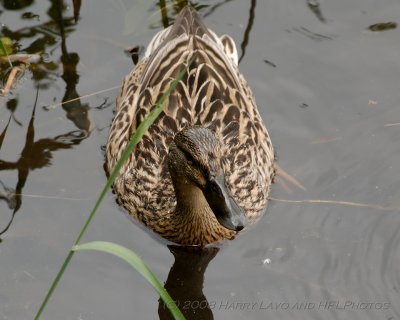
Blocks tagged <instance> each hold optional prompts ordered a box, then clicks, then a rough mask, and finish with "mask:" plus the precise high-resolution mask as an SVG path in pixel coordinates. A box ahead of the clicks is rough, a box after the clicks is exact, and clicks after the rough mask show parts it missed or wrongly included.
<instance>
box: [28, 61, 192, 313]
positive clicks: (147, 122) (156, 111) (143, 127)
mask: <svg viewBox="0 0 400 320" xmlns="http://www.w3.org/2000/svg"><path fill="white" fill-rule="evenodd" d="M191 63H192V60H189V61H188V63H187V66H186V67H185V68H183V69H182V70H181V71H180V73H179V74H178V76H177V77H176V78H175V79H174V80H173V81H172V82H171V85H170V86H169V88H168V89H167V90H166V91H165V92H164V93H163V94H162V96H161V97H160V99H159V100H158V102H157V103H156V105H155V106H154V108H153V110H152V111H151V112H150V113H149V115H148V116H147V117H146V119H144V120H143V122H142V123H141V124H140V125H139V127H138V128H137V130H136V132H135V134H134V135H133V136H132V138H131V140H130V141H129V144H128V146H127V147H126V149H125V151H124V152H123V154H122V156H121V159H120V160H119V161H118V163H117V164H116V165H115V168H114V170H113V171H112V172H111V174H110V177H109V178H108V180H107V182H106V184H105V186H104V188H103V190H102V191H101V194H100V196H99V198H98V199H97V201H96V204H95V206H94V208H93V210H92V212H91V213H90V215H89V217H88V219H87V221H86V223H85V224H84V226H83V228H82V230H81V232H80V233H79V235H78V237H77V238H76V240H75V243H74V246H73V248H74V247H75V248H76V246H77V245H79V243H80V241H81V239H82V237H83V235H84V234H85V232H86V230H87V228H88V226H89V225H90V223H91V221H92V219H93V217H94V214H95V213H96V211H97V209H98V208H99V206H100V204H101V202H102V201H103V199H104V196H105V195H106V194H107V192H108V191H109V189H110V187H111V185H112V183H113V182H114V180H115V178H116V177H117V176H118V173H119V171H120V169H121V167H122V165H123V164H124V163H125V161H126V160H127V159H128V158H129V156H130V154H131V152H132V150H133V149H134V148H135V146H136V144H137V143H138V142H139V141H140V139H141V138H142V136H143V134H144V133H146V131H147V130H148V128H149V127H150V126H151V124H152V123H153V122H154V121H155V120H156V119H157V117H158V116H159V115H160V114H161V112H162V111H163V110H164V107H165V105H166V99H167V97H168V96H169V94H170V93H171V92H172V91H173V90H174V89H175V87H176V86H177V85H178V83H179V81H181V80H182V78H183V77H184V75H185V74H186V72H187V70H188V68H189V66H190V64H191ZM73 248H71V250H70V251H69V253H68V255H67V257H66V258H65V261H64V263H63V264H62V266H61V268H60V270H59V272H58V274H57V276H56V277H55V278H54V280H53V283H52V285H51V287H50V289H49V291H48V292H47V295H46V297H45V298H44V300H43V302H42V304H41V306H40V308H39V310H38V312H37V314H36V316H35V320H39V319H40V316H41V314H42V312H43V310H44V309H45V307H46V305H47V303H48V301H49V300H50V298H51V296H52V295H53V292H54V290H55V288H56V287H57V285H58V282H59V281H60V279H61V277H62V275H63V274H64V272H65V269H66V268H67V266H68V264H69V263H70V261H71V259H72V257H73V255H74V252H75V251H74V250H73ZM171 301H172V299H171ZM170 304H171V303H170V301H168V303H167V306H169V305H170ZM175 307H176V306H175ZM176 309H177V308H176ZM178 312H179V313H180V311H179V309H178ZM181 319H183V315H182V318H181Z"/></svg>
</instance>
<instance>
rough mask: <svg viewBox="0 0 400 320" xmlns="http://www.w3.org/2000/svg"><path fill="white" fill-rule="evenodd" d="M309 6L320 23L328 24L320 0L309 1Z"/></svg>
mask: <svg viewBox="0 0 400 320" xmlns="http://www.w3.org/2000/svg"><path fill="white" fill-rule="evenodd" d="M307 6H308V8H309V9H310V10H311V12H312V13H314V14H315V16H316V17H317V18H318V20H319V21H321V22H323V23H326V19H325V17H324V16H323V15H322V11H321V6H320V4H319V2H318V0H307Z"/></svg>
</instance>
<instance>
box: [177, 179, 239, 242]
mask: <svg viewBox="0 0 400 320" xmlns="http://www.w3.org/2000/svg"><path fill="white" fill-rule="evenodd" d="M174 189H175V194H176V200H177V204H176V208H175V213H174V215H173V216H174V218H173V219H174V220H175V221H174V224H175V228H176V234H175V235H174V239H172V238H171V239H170V240H172V241H174V242H179V243H182V244H188V245H205V244H209V243H212V242H216V241H219V240H223V239H231V238H232V237H233V236H234V234H235V232H234V231H231V230H228V229H226V228H224V227H223V226H222V225H221V224H220V223H219V222H218V220H217V218H216V217H215V214H214V213H213V212H212V210H211V208H210V206H209V205H208V202H207V200H206V198H205V197H204V194H203V192H202V191H201V189H200V188H198V187H197V186H196V185H194V184H192V183H190V182H186V181H182V180H180V181H175V182H174Z"/></svg>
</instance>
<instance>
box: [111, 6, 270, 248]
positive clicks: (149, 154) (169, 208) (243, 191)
mask: <svg viewBox="0 0 400 320" xmlns="http://www.w3.org/2000/svg"><path fill="white" fill-rule="evenodd" d="M189 59H193V62H192V64H191V65H190V70H189V71H188V73H187V74H186V76H185V77H184V78H183V79H182V80H181V81H180V83H179V84H178V86H177V87H176V88H175V90H174V91H173V92H172V93H171V94H170V96H169V98H168V103H167V106H166V108H165V109H164V112H163V113H162V114H161V115H160V116H159V117H158V119H157V120H156V121H155V122H154V123H153V124H152V126H151V127H150V128H149V130H148V132H147V133H146V134H145V135H144V136H143V139H142V140H141V141H140V142H139V144H138V145H137V147H136V149H135V151H134V152H133V153H132V154H131V156H130V158H129V160H128V161H127V162H126V164H125V165H124V166H123V168H122V170H121V171H120V174H119V176H118V177H117V179H116V180H115V182H114V184H113V188H114V190H115V192H116V194H117V197H118V200H119V202H120V203H121V204H122V205H123V206H124V207H125V208H126V209H127V210H128V211H129V213H130V214H131V215H132V216H134V217H135V218H137V219H138V220H140V221H142V222H143V223H144V224H145V225H146V226H148V227H149V228H151V229H153V230H154V231H155V232H156V233H158V234H160V235H161V236H163V237H164V238H166V239H168V240H170V241H173V242H176V243H181V244H186V245H205V244H208V243H212V242H215V241H219V240H222V239H231V238H233V237H234V235H235V234H236V231H233V230H229V229H227V228H225V227H223V226H222V225H221V224H220V223H219V222H218V220H217V218H216V217H215V214H214V213H213V211H212V210H211V208H210V206H209V205H208V202H207V199H206V198H205V194H204V192H203V191H204V190H202V188H203V187H204V186H205V184H206V183H207V175H208V174H209V173H210V172H211V173H212V175H213V174H214V173H218V174H222V175H223V176H224V177H225V181H226V183H225V185H226V188H227V189H228V191H229V192H230V194H231V196H232V198H234V200H235V202H236V203H237V204H238V205H239V206H240V207H241V209H242V210H243V211H244V212H245V215H246V216H247V219H248V221H250V222H252V221H255V220H257V218H258V217H260V216H261V215H262V213H263V211H264V208H265V205H266V202H267V196H268V192H269V186H270V184H271V182H272V179H273V175H274V168H273V161H274V152H273V148H272V144H271V141H270V138H269V136H268V133H267V130H266V128H265V126H264V124H263V122H262V120H261V117H260V115H259V113H258V110H257V107H256V104H255V101H254V98H253V95H252V93H251V90H250V88H249V87H248V85H247V83H246V81H245V79H244V78H243V76H242V75H241V74H240V73H239V71H238V68H237V53H236V47H235V43H234V42H233V40H232V39H231V38H230V37H229V36H226V35H225V36H222V37H220V38H218V37H217V36H216V35H215V33H214V32H212V31H211V30H209V29H207V28H206V27H205V25H204V24H203V22H202V21H201V19H200V18H199V16H198V14H197V13H196V12H195V11H194V9H192V8H190V7H187V8H185V9H184V10H183V11H182V12H181V14H180V15H179V17H178V18H177V19H176V22H175V24H174V25H173V26H171V27H169V28H167V29H165V30H163V31H160V32H159V33H158V34H157V35H156V36H155V37H154V38H153V40H152V41H151V43H150V44H149V46H148V49H147V51H146V54H145V57H144V58H143V59H142V61H141V62H139V64H138V65H137V66H136V68H135V69H134V70H133V71H132V72H131V73H130V74H129V75H128V76H127V77H126V78H125V80H124V82H123V84H122V87H121V90H120V93H119V96H118V98H117V102H116V115H115V118H114V121H113V123H112V126H111V130H110V136H109V140H108V144H107V150H106V169H107V170H108V171H109V172H110V171H111V170H112V169H113V168H114V166H115V164H116V163H117V161H118V160H119V159H120V156H121V154H122V152H123V151H124V149H125V147H126V145H127V143H128V141H129V139H130V137H131V135H132V134H133V133H134V132H135V130H136V128H137V127H138V125H139V124H140V122H141V121H143V119H144V118H145V117H146V116H147V114H148V113H149V111H150V110H151V109H152V107H153V106H154V104H155V103H156V102H157V101H158V99H159V98H160V96H161V94H162V93H163V92H164V91H165V89H167V88H168V87H169V85H170V83H171V81H172V80H173V79H174V78H175V77H176V76H177V74H178V73H179V71H180V70H181V69H182V67H183V66H184V65H187V62H188V61H189ZM178 132H179V134H177V133H178ZM174 148H175V149H174ZM186 149H187V150H186ZM179 157H181V158H182V159H183V160H182V159H180V158H179ZM188 158H190V159H191V158H193V161H191V160H187V159H188ZM182 161H183V162H185V164H182ZM193 162H194V163H195V164H193ZM191 166H193V167H194V169H193V168H192V167H191ZM192 169H193V170H192ZM189 171H190V172H189ZM188 177H189V178H188ZM190 177H193V178H190ZM191 179H194V180H191ZM177 202H178V203H177Z"/></svg>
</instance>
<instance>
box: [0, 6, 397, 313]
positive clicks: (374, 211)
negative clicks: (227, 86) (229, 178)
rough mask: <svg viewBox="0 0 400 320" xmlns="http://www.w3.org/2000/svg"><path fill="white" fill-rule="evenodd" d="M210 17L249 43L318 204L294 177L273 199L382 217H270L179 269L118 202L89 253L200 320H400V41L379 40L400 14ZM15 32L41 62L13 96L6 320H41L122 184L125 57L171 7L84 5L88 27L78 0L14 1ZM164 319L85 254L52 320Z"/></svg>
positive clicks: (293, 168) (292, 156)
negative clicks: (154, 281)
mask: <svg viewBox="0 0 400 320" xmlns="http://www.w3.org/2000/svg"><path fill="white" fill-rule="evenodd" d="M168 3H170V2H167V4H168ZM201 5H202V7H201V10H200V12H201V14H202V15H203V16H205V21H206V23H207V25H208V26H209V27H210V28H212V29H213V30H214V31H216V32H217V33H218V34H224V33H229V34H230V35H231V36H232V37H233V38H234V39H235V41H236V43H237V45H238V48H240V55H241V56H242V58H241V63H240V68H241V70H242V72H243V74H244V75H245V77H246V78H247V80H248V82H249V84H250V85H251V87H252V88H253V91H254V94H255V97H256V100H257V102H258V105H259V109H260V112H261V114H262V116H263V118H264V120H265V122H266V124H267V127H268V129H269V132H270V134H271V137H272V139H273V143H274V146H275V149H276V151H277V155H278V160H279V164H280V166H281V167H283V168H284V169H285V170H286V171H287V172H288V173H289V174H291V175H292V176H293V177H295V178H296V179H297V180H298V181H300V183H301V184H302V185H303V186H304V187H305V189H306V190H305V191H303V190H300V189H299V188H296V187H294V186H292V185H290V184H289V185H288V186H285V185H283V184H282V183H279V180H280V179H278V183H276V184H275V185H274V186H273V188H272V194H271V197H273V198H278V199H291V200H327V201H347V202H354V203H363V204H370V205H371V206H364V207H361V206H354V205H353V206H351V205H349V204H341V205H340V204H332V203H285V202H280V201H276V200H274V201H270V204H269V207H268V210H267V214H266V215H265V217H264V218H263V219H262V220H261V221H260V222H259V223H258V224H257V225H256V226H255V227H254V228H252V229H251V230H249V231H247V232H245V233H244V234H242V235H240V236H239V237H238V238H237V239H236V240H234V241H232V242H229V243H226V244H225V245H223V246H222V248H220V250H219V251H218V252H215V251H210V252H205V253H203V254H195V253H193V252H179V251H177V250H172V251H173V252H174V255H175V257H176V261H175V263H174V256H173V255H172V254H171V252H170V250H169V249H168V248H167V247H166V246H165V244H163V243H161V242H159V241H158V240H156V239H155V238H154V237H152V236H151V235H149V233H148V232H146V230H144V229H143V228H141V227H140V226H138V225H136V224H133V223H131V222H130V221H129V220H128V219H127V218H126V216H125V215H124V213H123V211H122V210H120V209H119V208H118V206H117V204H116V203H115V198H114V196H113V194H112V193H111V191H110V192H109V194H108V195H107V198H106V200H105V202H104V203H103V204H102V206H101V208H100V210H99V212H98V214H97V216H96V217H95V219H94V221H93V224H92V225H91V226H90V228H89V230H88V233H87V235H86V236H85V239H84V241H85V242H86V241H92V240H104V241H113V242H117V243H119V244H122V245H124V246H126V247H128V248H131V249H132V250H134V251H135V252H136V253H138V254H139V255H140V256H141V257H142V258H143V259H144V260H145V261H146V262H147V263H148V265H149V266H150V267H151V268H152V270H153V271H154V272H155V273H156V274H157V276H158V277H159V278H160V279H161V280H162V281H167V279H168V282H167V284H166V287H167V289H168V290H170V291H171V292H173V294H174V296H175V298H176V299H179V301H180V305H181V307H182V308H185V307H186V308H189V307H192V310H191V311H190V312H191V313H194V314H195V315H196V316H197V318H198V319H211V318H212V317H214V318H215V319H398V318H400V307H399V306H398V301H399V299H400V267H399V266H400V231H399V228H400V143H399V138H400V125H399V124H398V123H400V107H399V101H400V90H399V83H400V58H399V52H400V33H399V29H398V28H397V26H396V25H395V24H381V25H378V26H377V27H376V26H374V25H376V24H378V23H389V22H395V23H399V21H398V19H399V16H400V3H399V2H398V1H397V0H368V1H366V0H347V1H326V0H325V1H322V0H321V1H320V3H319V4H318V3H317V2H314V1H310V2H309V3H307V2H306V1H305V0H304V1H295V0H279V1H278V0H275V1H273V0H267V1H261V0H259V1H255V0H253V1H243V0H235V1H203V2H201ZM175 15H176V10H174V8H169V11H168V16H169V18H170V19H171V18H173V17H175ZM0 24H1V27H2V30H1V33H2V36H7V37H9V38H11V39H13V40H14V41H15V44H16V46H17V47H18V48H19V50H20V51H21V52H25V53H29V54H36V53H40V54H41V55H42V59H41V60H40V61H39V62H38V63H34V64H32V65H31V66H30V68H29V70H27V71H26V72H25V73H24V76H23V77H22V78H20V79H19V81H18V83H17V85H16V87H15V88H14V89H13V90H12V93H11V94H10V95H9V96H8V97H7V98H0V142H1V144H0V182H1V183H0V229H4V228H5V227H6V226H7V225H8V224H9V223H10V221H11V219H12V217H14V219H13V220H12V222H11V224H10V225H9V229H8V230H7V231H6V232H5V233H4V234H3V235H2V236H1V238H2V242H1V243H0V319H1V320H6V319H32V318H33V317H34V314H35V313H36V311H37V309H38V307H39V305H40V303H41V301H42V299H43V297H44V296H45V293H46V292H47V290H48V288H49V286H50V284H51V281H52V280H53V278H54V276H55V274H56V273H57V271H58V269H59V267H60V265H61V263H62V262H63V260H64V258H65V256H66V254H67V252H68V250H69V248H70V247H71V245H72V244H73V241H74V239H75V238H76V236H77V234H78V232H79V230H80V228H81V226H82V224H83V222H84V221H85V220H86V217H87V216H88V214H89V212H90V210H91V208H92V206H93V204H94V202H95V200H96V198H97V196H98V194H99V192H100V190H101V188H102V186H103V185H104V183H105V174H104V171H103V162H104V155H103V151H102V147H103V146H104V145H105V143H106V139H107V134H108V129H109V125H110V123H111V120H112V117H113V114H112V110H113V106H114V105H113V104H114V99H115V96H116V89H114V90H109V91H105V92H100V91H102V90H105V89H109V88H113V87H116V86H119V84H120V83H121V81H122V78H123V77H124V76H125V75H126V74H127V73H128V72H129V71H130V69H131V68H132V66H133V63H132V61H131V60H130V58H129V57H127V56H126V55H125V54H124V53H123V49H124V48H126V47H129V46H132V45H139V46H142V45H143V46H144V45H146V44H147V43H148V42H149V41H150V39H151V37H152V36H153V35H154V34H155V33H156V32H157V31H158V30H160V29H161V28H162V26H163V22H162V19H161V14H160V12H159V10H158V7H157V3H156V2H154V1H153V2H149V1H144V0H143V1H126V0H120V1H115V2H113V1H96V2H94V1H83V3H82V7H81V11H80V16H79V19H78V20H77V22H75V19H74V15H73V7H72V1H71V2H70V1H65V4H64V6H62V7H59V4H58V2H57V1H44V0H42V1H33V0H31V1H21V0H19V1H5V0H3V1H1V2H0ZM385 25H386V26H388V27H387V28H385ZM371 26H373V27H371ZM2 68H3V70H2V74H3V73H4V69H5V68H7V66H6V65H2ZM2 80H3V79H2ZM94 92H99V93H96V94H94V95H92V96H90V97H88V98H83V96H85V95H87V94H92V93H94ZM79 97H81V99H78V100H75V101H74V102H71V103H68V104H64V105H63V106H59V105H58V106H55V107H51V108H48V106H52V105H54V104H59V103H61V102H63V101H67V100H69V99H73V98H79ZM46 107H47V108H46ZM387 208H389V209H390V208H392V210H386V209H387ZM203 275H204V279H203ZM203 280H204V282H203ZM180 281H181V282H180ZM182 283H183V284H184V285H183V286H181V287H180V286H179V285H178V286H176V285H174V284H182ZM205 299H206V300H205ZM193 301H202V303H198V304H197V303H193ZM204 301H207V303H205V302H204ZM189 309H190V308H189ZM159 314H160V315H161V316H162V317H165V313H164V312H163V307H162V306H159V303H158V297H157V295H156V293H155V292H154V291H153V290H152V288H151V287H150V286H149V285H148V284H147V283H146V282H145V281H144V280H143V279H142V278H141V277H140V276H139V275H138V274H137V273H135V271H133V270H131V269H130V267H129V266H127V265H126V264H125V263H123V262H121V261H119V260H117V259H115V258H113V257H111V256H108V255H105V254H101V253H88V252H85V253H78V254H76V255H75V257H74V259H73V261H72V264H71V265H70V267H69V268H68V269H67V271H66V274H65V276H64V278H63V279H62V280H61V282H60V285H59V287H58V288H57V290H56V292H55V295H54V297H53V299H52V300H51V301H50V303H49V305H48V307H47V309H46V310H45V312H44V315H43V319H96V320H97V319H114V318H117V319H157V318H158V317H159Z"/></svg>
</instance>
